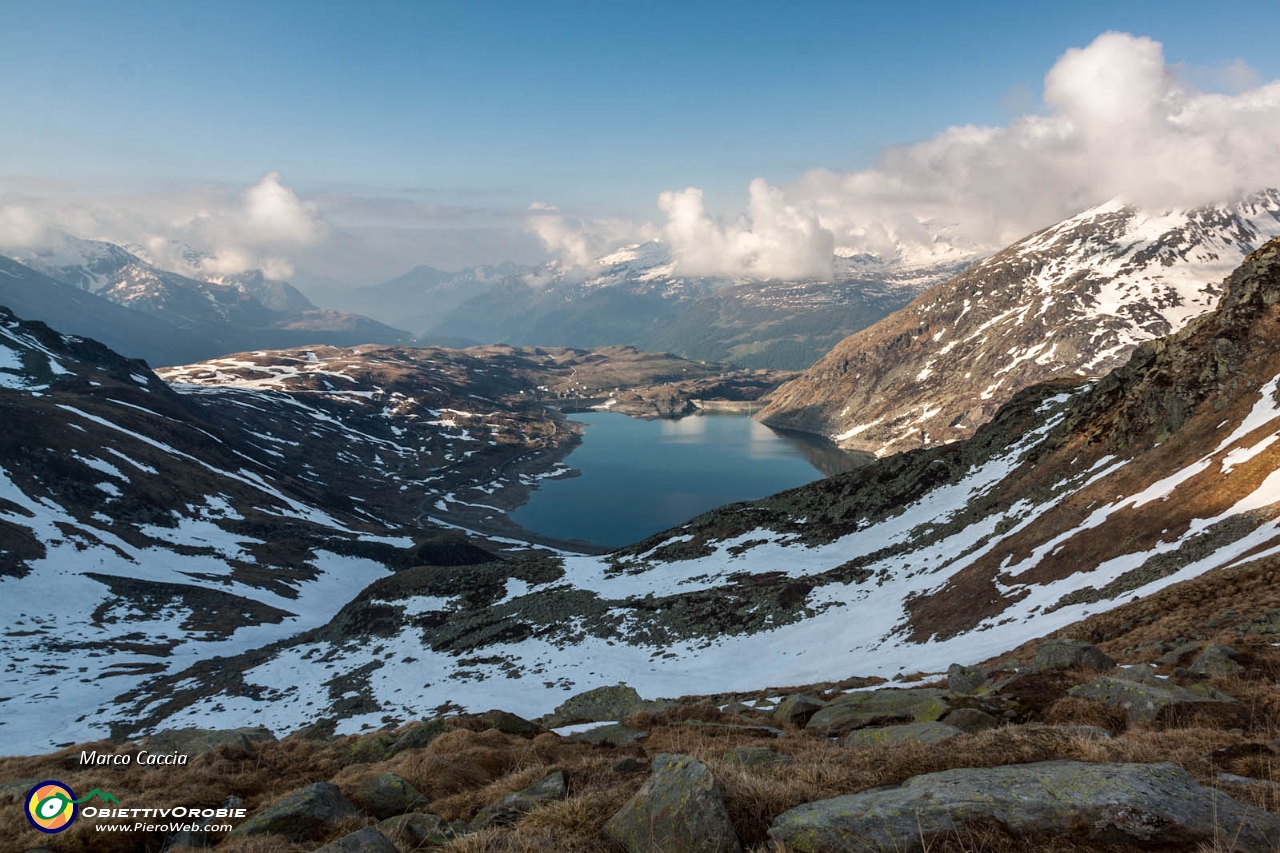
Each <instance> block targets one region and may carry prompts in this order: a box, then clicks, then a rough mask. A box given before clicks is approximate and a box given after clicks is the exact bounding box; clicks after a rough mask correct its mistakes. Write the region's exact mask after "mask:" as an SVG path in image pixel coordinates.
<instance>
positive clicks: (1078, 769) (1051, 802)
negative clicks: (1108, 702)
mask: <svg viewBox="0 0 1280 853" xmlns="http://www.w3.org/2000/svg"><path fill="white" fill-rule="evenodd" d="M980 821H995V822H997V823H998V824H999V825H1000V826H1001V827H1002V828H1003V829H1004V830H1006V831H1007V832H1009V833H1010V834H1012V835H1013V836H1015V837H1019V838H1028V837H1030V838H1034V837H1036V836H1041V837H1044V836H1049V835H1057V834H1070V835H1071V836H1072V837H1074V838H1077V839H1081V840H1086V839H1087V840H1089V841H1094V842H1099V843H1104V844H1108V843H1115V844H1120V843H1130V844H1133V843H1137V844H1142V845H1144V846H1146V845H1150V846H1157V847H1158V846H1162V845H1174V844H1176V845H1180V846H1181V845H1194V844H1197V843H1200V842H1205V841H1211V840H1213V839H1214V838H1218V837H1222V838H1229V839H1232V840H1233V847H1232V849H1234V850H1238V851H1241V853H1245V851H1256V853H1269V851H1271V850H1273V849H1274V848H1275V845H1277V844H1280V817H1277V816H1276V815H1273V814H1270V813H1268V812H1264V811H1261V810H1260V809H1257V808H1254V807H1253V806H1249V805H1245V804H1243V803H1240V802H1237V801H1236V800H1233V799H1231V798H1230V797H1226V796H1224V795H1222V794H1220V793H1218V792H1216V791H1214V790H1213V789H1210V788H1205V787H1202V786H1201V785H1200V784H1199V783H1197V782H1196V781H1195V780H1194V779H1192V778H1191V776H1189V775H1188V774H1187V773H1186V771H1184V770H1182V769H1181V768H1179V767H1176V766H1175V765H1172V764H1086V763H1081V762H1075V761H1046V762H1039V763H1036V764H1017V765H1009V766H1004V767H990V768H974V769H963V770H945V771H943V772H941V773H930V774H928V775H926V776H917V777H916V778H914V779H911V780H909V781H908V782H907V783H906V784H904V785H902V786H901V787H896V788H880V789H876V790H872V791H867V792H865V793H862V794H853V795H851V796H847V797H837V798H835V799H831V800H822V801H819V802H815V803H808V804H806V805H803V806H799V807H797V808H794V809H792V810H790V811H788V812H784V813H783V814H781V815H779V816H778V818H777V819H776V820H774V822H773V826H772V827H771V828H770V830H769V836H770V837H771V838H773V839H774V840H775V841H780V842H782V843H784V844H786V845H787V848H788V849H790V850H795V851H799V853H845V851H849V850H865V851H868V853H914V852H915V851H921V850H924V849H926V845H927V844H929V843H930V842H931V841H932V840H933V839H935V838H937V837H939V836H947V835H952V834H954V833H957V832H958V831H959V830H961V829H962V828H963V827H964V826H965V824H967V823H970V822H980Z"/></svg>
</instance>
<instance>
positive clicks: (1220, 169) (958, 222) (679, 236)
mask: <svg viewBox="0 0 1280 853" xmlns="http://www.w3.org/2000/svg"><path fill="white" fill-rule="evenodd" d="M872 85H874V84H872ZM1022 100H1023V101H1025V102H1026V103H1027V104H1028V105H1029V106H1030V107H1031V109H1030V110H1029V111H1027V112H1025V113H1024V114H1022V115H1020V116H1018V117H1017V118H1015V119H1013V120H1011V121H1009V122H1008V123H1007V124H1005V125H1002V126H990V127H983V126H975V125H960V126H953V127H949V128H947V129H945V130H943V131H941V132H939V133H937V134H936V135H934V136H933V137H932V138H929V139H926V140H924V141H922V142H918V143H914V144H909V145H902V146H897V147H892V148H888V149H885V150H884V151H883V152H882V153H881V154H880V156H879V158H878V159H877V161H876V163H875V164H874V165H873V166H872V167H870V168H867V169H864V170H862V171H856V172H841V171H833V170H830V169H824V168H815V169H812V170H810V171H807V172H805V173H803V174H801V175H800V176H799V177H797V178H796V179H795V180H794V181H791V182H787V183H776V182H775V183H771V182H769V181H766V180H765V179H763V178H756V179H755V180H753V181H751V183H750V185H749V187H748V193H747V204H746V206H745V209H743V210H741V211H734V210H730V211H724V210H718V209H715V205H714V203H712V202H710V201H709V198H710V197H709V196H708V195H707V194H706V193H704V191H703V189H701V188H699V187H698V186H696V185H695V186H684V187H678V186H677V187H671V186H668V187H666V188H665V190H664V191H661V192H656V194H655V196H654V197H655V200H656V210H655V211H654V220H655V221H653V222H646V221H643V219H644V217H640V218H637V217H635V216H634V215H633V216H630V217H620V216H617V215H611V214H609V213H607V212H604V210H606V209H607V207H608V205H609V203H610V202H609V200H608V199H607V198H601V199H598V200H596V201H594V202H582V203H580V204H579V205H578V206H577V207H576V208H575V210H572V211H562V210H560V209H557V208H556V207H555V206H554V204H555V203H556V199H543V200H542V201H536V202H533V203H532V204H530V203H529V202H528V201H527V200H518V198H517V197H505V196H502V197H499V196H494V197H491V198H490V197H486V196H485V195H484V193H483V192H481V191H479V190H477V191H476V192H475V193H473V194H472V195H470V196H466V193H464V192H462V191H459V193H461V195H459V194H458V193H454V194H453V195H449V194H447V193H446V194H443V195H442V194H440V192H439V191H437V190H431V189H423V188H418V189H414V188H404V189H375V188H368V187H341V188H337V189H335V188H333V187H328V188H312V189H310V190H308V191H305V192H300V191H298V190H295V189H294V188H292V187H291V186H290V185H289V184H288V183H287V182H286V180H285V178H284V177H283V176H282V175H281V173H280V172H277V171H274V170H273V171H268V172H266V173H265V174H263V175H262V176H261V177H260V178H259V179H258V180H257V181H256V182H254V183H252V184H251V185H248V186H245V185H244V184H241V185H239V186H235V185H196V186H194V187H193V186H191V185H187V186H183V187H179V188H172V187H169V188H162V189H156V188H154V187H153V188H150V189H147V190H139V189H137V188H136V187H134V188H131V189H130V190H129V191H128V192H120V191H111V190H106V191H104V190H101V188H99V189H92V188H86V187H75V186H69V185H64V184H60V183H56V182H52V181H43V182H41V181H36V180H33V179H30V178H12V177H10V178H3V177H0V253H2V252H4V251H5V250H6V249H8V250H10V251H16V250H19V249H28V248H32V247H39V246H41V245H47V244H48V243H49V242H50V241H53V240H56V239H57V235H58V233H59V232H67V233H70V234H74V235H76V236H79V237H88V238H100V239H106V240H110V241H112V242H117V243H123V244H127V245H132V246H135V247H141V249H142V250H143V251H144V253H146V254H148V255H149V256H150V257H151V259H152V260H153V261H155V262H156V263H158V264H160V265H162V266H166V267H168V268H170V269H174V270H176V271H178V272H183V273H186V274H192V273H195V272H203V273H208V274H213V275H228V274H234V273H236V272H241V271H244V270H247V269H251V268H259V269H262V270H264V271H265V272H266V273H267V275H268V276H270V277H273V278H279V279H283V278H289V277H292V276H294V275H295V274H298V273H300V272H302V271H307V272H310V273H312V274H314V275H323V276H325V277H328V278H331V279H337V280H341V281H344V282H347V283H350V284H369V283H373V282H376V281H379V280H382V279H383V278H389V277H391V276H394V275H398V274H400V273H402V272H404V270H406V269H408V268H410V267H412V266H415V265H417V264H421V263H428V264H432V265H435V266H441V267H446V268H454V269H456V268H459V267H463V266H467V265H471V264H475V263H481V262H496V261H500V260H503V259H512V260H516V261H519V262H524V263H529V262H536V261H537V260H538V259H539V254H540V252H541V253H543V254H542V257H545V255H546V254H550V255H551V256H553V257H556V258H558V259H559V260H561V261H562V262H563V264H564V265H565V266H566V267H569V268H574V267H582V268H585V267H586V266H587V265H589V264H590V263H591V262H592V261H593V260H594V259H595V258H598V257H600V256H601V255H603V254H605V253H607V252H609V251H611V250H612V249H614V248H616V247H618V246H620V245H624V244H627V243H637V242H644V241H647V240H653V239H661V240H663V241H664V242H666V243H667V244H668V246H669V247H670V250H671V255H672V257H673V259H674V262H675V264H676V272H677V273H679V274H685V275H692V276H726V277H731V278H738V277H749V278H782V279H793V278H800V279H804V278H813V279H824V278H826V277H828V276H830V274H831V259H832V254H833V252H836V253H840V254H850V253H861V252H867V253H872V254H876V255H880V256H882V257H887V258H894V257H896V256H897V255H898V254H899V253H903V254H905V255H906V256H907V258H908V259H909V260H919V261H928V260H930V259H941V256H945V255H946V254H947V253H948V252H950V251H953V250H954V249H955V248H957V247H958V248H961V249H964V250H994V249H997V248H999V247H1001V246H1004V245H1007V244H1009V243H1011V242H1013V241H1015V240H1017V239H1019V238H1020V237H1022V236H1024V235H1026V234H1027V233H1030V232H1031V231H1034V230H1036V229H1038V228H1041V227H1044V226H1046V225H1049V224H1052V223H1054V222H1057V221H1060V220H1061V219H1063V218H1065V217H1067V216H1070V215H1073V214H1075V213H1077V212H1079V211H1081V210H1083V209H1086V208H1088V207H1090V206H1092V205H1094V204H1097V203H1099V202H1102V201H1105V200H1107V199H1109V198H1112V197H1116V196H1122V197H1125V198H1127V199H1129V200H1131V201H1133V202H1135V203H1137V204H1139V205H1142V206H1146V207H1154V208H1168V207H1178V206H1192V205H1198V204H1203V203H1208V202H1213V201H1219V200H1225V199H1229V198H1232V197H1235V196H1238V195H1240V194H1242V193H1244V192H1248V191H1252V190H1255V189H1259V188H1261V187H1265V186H1275V185H1280V81H1271V82H1264V81H1262V80H1261V78H1260V75H1259V74H1258V73H1257V72H1256V71H1254V70H1253V69H1252V68H1250V67H1249V66H1248V65H1247V64H1245V63H1244V62H1242V61H1240V60H1236V61H1233V62H1229V63H1226V64H1224V65H1223V66H1221V67H1218V68H1209V69H1206V68H1188V67H1185V66H1180V65H1176V64H1171V63H1170V62H1169V61H1168V60H1167V59H1166V57H1165V55H1164V50H1163V47H1162V45H1161V44H1160V43H1158V42H1156V41H1153V40H1151V39H1149V38H1143V37H1139V36H1134V35H1130V34H1127V33H1119V32H1107V33H1103V34H1102V35H1100V36H1098V37H1097V38H1096V39H1095V40H1094V41H1093V42H1092V43H1091V44H1089V45H1088V46H1086V47H1082V48H1073V49H1071V50H1068V51H1066V52H1065V53H1064V54H1063V55H1061V56H1060V57H1059V58H1058V59H1057V61H1056V62H1055V63H1054V64H1053V66H1052V67H1051V68H1050V69H1049V70H1048V72H1047V74H1046V75H1045V77H1044V86H1043V92H1042V95H1041V97H1040V98H1039V100H1038V101H1037V99H1036V98H1035V97H1034V96H1031V95H1029V94H1028V95H1027V96H1026V97H1025V98H1023V99H1022ZM868 120H869V121H870V120H874V119H873V117H869V118H868ZM264 165H265V166H274V165H276V164H264ZM659 180H660V179H659ZM661 188H662V184H661V183H659V184H657V186H655V191H656V190H658V189H661ZM464 197H465V198H466V199H467V200H464V201H461V202H457V199H458V198H464ZM455 202H456V203H455ZM592 204H594V205H598V209H597V210H591V209H590V208H591V205H592ZM186 247H191V248H194V249H195V250H197V251H196V253H194V254H193V253H191V252H189V251H187V249H186Z"/></svg>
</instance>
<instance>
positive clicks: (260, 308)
mask: <svg viewBox="0 0 1280 853" xmlns="http://www.w3.org/2000/svg"><path fill="white" fill-rule="evenodd" d="M16 259H17V260H19V261H21V262H22V263H23V264H24V265H25V266H28V267H31V268H33V269H35V270H37V271H39V272H41V273H43V274H44V275H46V276H48V277H49V278H51V279H53V280H55V281H58V282H61V283H63V284H67V285H71V286H74V287H78V288H81V289H83V290H85V291H87V292H89V293H92V294H94V295H96V296H100V297H102V298H104V299H107V300H110V301H111V302H114V303H116V304H117V305H121V306H123V307H125V308H129V309H132V310H135V311H138V312H141V313H142V314H145V315H147V316H149V317H152V318H155V319H158V320H160V321H162V322H163V323H165V324H168V325H170V326H173V327H177V328H179V329H183V330H185V331H186V332H187V333H188V334H189V335H191V336H192V337H193V338H194V339H195V340H196V341H198V342H200V344H201V345H200V346H198V347H196V350H197V351H198V353H199V354H200V357H209V356H211V355H216V354H223V353H228V352H237V351H241V350H246V349H253V348H258V347H268V348H269V347H281V346H295V345H299V344H307V343H317V344H326V343H327V344H334V345H350V344H356V343H367V342H376V343H395V342H399V341H403V340H407V339H408V338H409V335H407V333H404V332H401V331H400V330H398V329H394V328H391V327H390V326H386V325H384V324H382V323H378V322H376V321H374V320H370V319H369V318H367V317H361V316H359V315H356V314H349V313H346V312H338V311H328V310H321V309H317V308H316V307H315V306H313V305H312V304H311V303H310V302H309V301H308V300H307V298H306V297H305V296H303V295H302V294H301V293H300V292H299V291H297V289H295V288H293V287H292V286H291V285H289V284H288V283H287V282H276V281H272V280H270V279H267V278H266V277H265V276H264V275H263V274H262V273H261V272H260V271H250V272H247V273H242V274H239V275H235V276H207V277H205V278H203V279H197V278H191V277H188V276H186V275H182V274H179V273H176V272H172V271H170V270H165V269H161V268H160V267H158V266H155V265H153V264H151V263H148V262H147V261H144V260H143V259H142V258H140V257H138V256H137V255H135V254H133V253H132V252H130V251H128V250H126V249H124V248H122V247H120V246H117V245H115V244H112V243H106V242H103V241H100V240H81V239H79V238H76V237H72V236H69V235H61V237H60V238H59V239H58V240H57V241H56V242H55V243H54V244H53V245H52V246H51V247H48V248H45V249H41V250H30V251H26V252H22V253H19V254H18V255H16ZM31 317H32V319H45V317H42V316H39V315H31ZM49 319H51V320H54V321H55V322H56V318H53V317H50V318H49ZM126 351H127V350H126ZM188 353H189V348H186V349H183V350H182V352H181V353H179V352H178V351H177V350H175V351H170V352H163V353H161V354H160V358H161V359H162V360H160V361H158V362H157V363H160V364H174V363H180V362H182V361H189V360H190V357H189V354H188ZM131 354H134V353H131ZM153 357H155V356H153Z"/></svg>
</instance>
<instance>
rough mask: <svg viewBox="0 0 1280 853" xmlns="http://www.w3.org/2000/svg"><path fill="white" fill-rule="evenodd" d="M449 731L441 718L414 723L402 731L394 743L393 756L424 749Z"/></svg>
mask: <svg viewBox="0 0 1280 853" xmlns="http://www.w3.org/2000/svg"><path fill="white" fill-rule="evenodd" d="M448 730H449V727H448V725H446V724H445V721H444V720H443V719H441V718H436V719H434V720H424V721H423V722H420V723H413V724H412V725H410V726H408V727H406V728H405V729H404V730H402V731H401V733H400V735H399V736H398V737H397V738H396V739H395V741H394V742H392V744H391V754H392V755H395V754H396V753H399V752H404V751H405V750H408V749H422V748H423V747H425V746H427V745H428V744H430V743H431V741H433V740H435V739H436V738H438V737H440V735H442V734H444V733H445V732H447V731H448Z"/></svg>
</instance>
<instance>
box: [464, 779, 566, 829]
mask: <svg viewBox="0 0 1280 853" xmlns="http://www.w3.org/2000/svg"><path fill="white" fill-rule="evenodd" d="M568 793H569V785H568V783H567V782H566V781H565V778H564V772H563V771H561V770H557V771H556V772H554V773H552V774H551V775H550V776H548V777H547V778H545V779H543V780H542V781H541V782H538V783H537V784H535V785H530V786H529V787H528V788H525V789H524V790H521V791H513V792H512V793H510V794H507V795H506V796H504V797H503V798H502V799H501V800H499V801H498V802H496V803H494V804H493V805H491V806H485V807H484V808H483V809H481V810H480V812H479V813H478V814H477V815H476V816H475V819H474V820H473V821H471V827H472V829H483V828H484V827H486V826H490V825H491V824H495V823H514V822H515V819H516V818H517V817H519V816H520V815H522V814H524V813H525V812H527V811H529V810H530V809H532V808H533V807H534V806H536V805H538V804H539V803H547V802H550V801H552V800H563V799H564V798H565V797H566V796H567V795H568Z"/></svg>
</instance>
